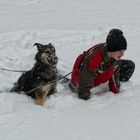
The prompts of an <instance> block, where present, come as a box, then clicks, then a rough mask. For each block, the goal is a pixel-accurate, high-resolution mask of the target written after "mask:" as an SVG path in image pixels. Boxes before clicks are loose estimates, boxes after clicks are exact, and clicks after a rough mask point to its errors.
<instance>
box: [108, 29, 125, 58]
mask: <svg viewBox="0 0 140 140" xmlns="http://www.w3.org/2000/svg"><path fill="white" fill-rule="evenodd" d="M106 46H107V52H108V56H109V57H112V58H114V59H116V60H118V59H120V58H121V57H122V56H123V55H124V52H125V50H126V49H127V41H126V39H125V37H124V36H123V32H122V31H121V30H120V29H112V30H110V31H109V33H108V35H107V38H106Z"/></svg>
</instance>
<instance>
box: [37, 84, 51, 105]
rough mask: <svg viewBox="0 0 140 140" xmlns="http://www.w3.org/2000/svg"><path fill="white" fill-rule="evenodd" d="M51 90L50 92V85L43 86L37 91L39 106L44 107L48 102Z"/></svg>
mask: <svg viewBox="0 0 140 140" xmlns="http://www.w3.org/2000/svg"><path fill="white" fill-rule="evenodd" d="M49 90H50V85H49V84H48V85H45V86H42V87H41V88H40V89H38V90H37V91H36V99H35V103H36V104H37V105H44V103H45V101H46V97H47V95H48V93H49Z"/></svg>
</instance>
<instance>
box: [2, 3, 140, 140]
mask: <svg viewBox="0 0 140 140" xmlns="http://www.w3.org/2000/svg"><path fill="white" fill-rule="evenodd" d="M139 5H140V1H139V0H123V1H121V0H118V1H116V0H102V1H101V0H94V1H93V0H87V1H85V0H77V1H75V0H69V1H68V0H22V1H19V0H4V1H3V0H0V60H1V61H0V68H8V69H16V70H28V69H30V68H31V67H32V66H33V64H34V56H35V53H36V48H35V47H33V44H34V43H36V42H40V43H42V44H47V43H49V42H51V43H52V44H53V45H54V46H55V47H56V51H57V55H58V57H59V64H58V69H59V71H60V72H62V73H64V74H67V73H68V72H70V71H71V70H72V66H73V63H74V60H75V58H76V56H77V55H78V54H79V53H82V52H83V51H84V50H86V49H88V48H89V47H91V46H92V45H94V44H96V43H99V42H104V41H105V39H106V35H107V33H108V31H109V30H110V29H112V28H120V29H122V30H123V31H124V35H125V36H126V38H127V40H128V51H126V54H125V56H124V58H126V59H132V60H133V61H134V62H135V63H136V70H135V73H134V75H133V76H132V78H131V80H130V81H129V82H127V83H122V87H121V93H120V94H117V95H114V94H112V93H111V92H108V91H107V85H106V84H104V85H101V86H100V87H98V88H96V89H94V90H93V91H92V92H93V95H92V97H91V99H90V100H88V101H83V100H79V99H78V98H77V96H76V95H75V94H74V93H72V92H71V91H70V90H69V89H67V88H65V87H64V86H63V85H62V84H60V83H59V84H58V94H57V95H55V96H54V95H53V96H51V97H50V98H49V99H48V100H47V102H46V103H45V105H44V106H43V107H42V106H38V105H35V104H34V101H33V100H32V99H31V98H29V97H27V96H25V95H19V94H16V93H10V92H9V90H10V88H11V87H12V85H13V83H14V82H15V81H16V80H17V79H18V77H19V76H20V75H21V73H14V72H8V71H3V70H0V79H1V83H0V140H25V139H26V140H132V139H133V140H139V139H140V133H139V129H140V109H139V106H140V102H139V101H140V94H139V90H140V76H139V71H140V66H139V63H140V59H139V51H140V48H139V37H140V26H139V25H140V19H139V18H138V17H139V16H138V15H139V13H140V9H139Z"/></svg>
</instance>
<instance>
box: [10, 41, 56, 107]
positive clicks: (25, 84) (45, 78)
mask: <svg viewBox="0 0 140 140" xmlns="http://www.w3.org/2000/svg"><path fill="white" fill-rule="evenodd" d="M34 46H37V49H38V52H37V54H36V56H35V60H36V63H35V64H34V67H33V68H32V69H31V70H29V71H27V72H25V73H23V74H22V75H21V77H20V78H19V79H18V81H17V82H16V83H15V84H14V87H13V88H12V89H11V92H18V93H21V91H23V92H24V93H25V94H27V95H28V96H31V97H32V98H34V99H35V102H36V104H38V105H43V104H44V102H45V100H46V97H47V96H48V95H51V94H53V93H55V92H57V90H56V85H57V82H53V83H50V84H46V85H44V84H45V83H48V82H50V81H55V80H57V68H56V65H57V62H58V58H57V56H56V53H55V48H54V46H53V45H52V44H51V43H49V44H48V45H42V44H40V43H35V44H34ZM40 85H41V86H40ZM36 87H39V88H36ZM34 89H35V90H34ZM32 90H33V91H32ZM30 91H31V92H30Z"/></svg>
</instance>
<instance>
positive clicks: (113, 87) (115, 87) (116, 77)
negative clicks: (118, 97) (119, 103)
mask: <svg viewBox="0 0 140 140" xmlns="http://www.w3.org/2000/svg"><path fill="white" fill-rule="evenodd" d="M109 89H110V91H112V92H113V93H114V94H117V93H119V91H120V90H119V89H120V62H118V66H117V68H116V70H115V71H114V74H113V75H112V77H111V79H110V80H109Z"/></svg>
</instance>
